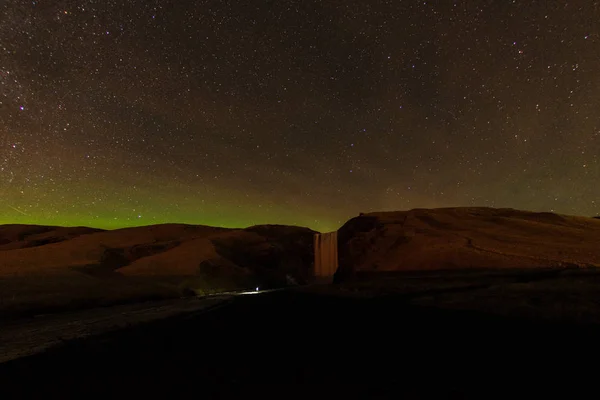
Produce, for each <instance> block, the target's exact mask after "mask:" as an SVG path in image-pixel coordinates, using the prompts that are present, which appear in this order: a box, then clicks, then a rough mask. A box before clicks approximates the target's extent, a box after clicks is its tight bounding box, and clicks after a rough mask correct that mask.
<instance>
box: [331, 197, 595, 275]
mask: <svg viewBox="0 0 600 400" xmlns="http://www.w3.org/2000/svg"><path fill="white" fill-rule="evenodd" d="M338 235H339V244H340V249H339V254H340V270H339V271H338V274H337V278H338V279H342V280H343V279H344V278H347V277H350V276H353V275H354V274H355V273H357V272H358V273H371V272H373V273H375V272H390V271H427V270H447V269H451V270H458V269H474V268H485V269H496V268H540V267H550V268H552V267H560V268H565V267H578V268H585V267H597V266H600V220H598V219H595V218H586V217H574V216H566V215H558V214H552V213H534V212H526V211H518V210H513V209H493V208H440V209H430V210H428V209H415V210H411V211H402V212H380V213H369V214H361V215H360V216H359V217H356V218H353V219H351V220H350V221H348V222H347V223H346V224H345V225H344V226H343V227H342V228H340V230H339V234H338Z"/></svg>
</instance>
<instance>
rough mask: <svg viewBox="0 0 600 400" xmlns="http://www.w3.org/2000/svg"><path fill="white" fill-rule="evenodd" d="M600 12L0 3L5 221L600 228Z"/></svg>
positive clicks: (440, 5) (502, 5)
mask: <svg viewBox="0 0 600 400" xmlns="http://www.w3.org/2000/svg"><path fill="white" fill-rule="evenodd" d="M599 35H600V1H592V0H579V1H577V0H575V1H568V2H567V1H558V0H557V1H551V0H547V1H533V0H527V1H520V0H515V1H511V0H506V1H491V0H473V1H406V0H405V1H401V0H395V1H391V0H389V1H376V0H374V1H364V0H360V1H355V0H347V1H339V0H336V1H325V0H322V1H317V0H297V1H296V0H289V1H284V0H280V1H265V0H240V1H232V0H214V1H213V0H198V1H175V0H144V1H139V0H95V1H92V0H81V1H74V0H69V1H67V0H52V1H50V0H35V1H22V0H4V1H2V2H1V3H0V224H1V223H34V224H55V225H56V224H57V225H88V226H96V227H102V228H117V227H123V226H132V225H147V224H154V223H163V222H185V223H193V224H209V225H220V226H247V225H251V224H258V223H281V224H295V225H303V226H309V227H311V228H313V229H316V230H320V231H328V230H333V229H337V228H338V227H339V226H340V225H341V224H343V223H344V222H345V221H346V220H347V219H348V218H350V217H353V216H356V215H358V213H359V212H368V211H378V210H405V209H411V208H420V207H445V206H491V207H513V208H519V209H528V210H540V211H542V210H543V211H556V212H560V213H565V214H577V215H598V214H600V184H599V182H600V180H599V177H600V36H599Z"/></svg>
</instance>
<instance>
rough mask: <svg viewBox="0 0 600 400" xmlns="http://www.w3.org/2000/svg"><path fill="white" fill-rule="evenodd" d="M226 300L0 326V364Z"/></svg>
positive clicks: (131, 307)
mask: <svg viewBox="0 0 600 400" xmlns="http://www.w3.org/2000/svg"><path fill="white" fill-rule="evenodd" d="M230 298H231V297H229V296H222V297H213V298H208V299H196V298H190V299H175V300H163V301H155V302H145V303H139V304H127V305H120V306H113V307H102V308H95V309H91V310H86V311H78V312H70V313H62V314H48V315H40V316H37V317H34V318H26V319H22V320H18V321H11V322H10V323H6V324H0V363H2V362H6V361H9V360H13V359H16V358H19V357H24V356H28V355H32V354H35V353H39V352H41V351H43V350H46V349H48V348H50V347H52V346H55V345H57V344H61V343H63V342H65V341H68V340H72V339H77V338H83V337H88V336H93V335H98V334H101V333H105V332H109V331H113V330H118V329H122V328H125V327H130V326H134V325H138V324H142V323H144V322H148V321H153V320H158V319H163V318H167V317H171V316H174V315H179V314H184V313H191V312H197V311H202V310H207V309H209V308H212V307H215V306H218V305H220V304H224V303H226V302H228V301H229V300H230Z"/></svg>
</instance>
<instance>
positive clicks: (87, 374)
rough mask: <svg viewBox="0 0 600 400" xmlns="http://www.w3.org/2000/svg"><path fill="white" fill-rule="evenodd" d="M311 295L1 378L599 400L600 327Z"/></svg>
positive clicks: (38, 382)
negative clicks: (595, 398) (599, 354)
mask: <svg viewBox="0 0 600 400" xmlns="http://www.w3.org/2000/svg"><path fill="white" fill-rule="evenodd" d="M320 292H321V293H320V294H317V293H315V292H290V291H288V292H278V293H269V294H264V295H255V296H252V295H249V296H241V297H237V298H235V299H234V300H233V302H230V303H228V304H226V305H224V306H222V307H218V308H216V309H213V310H211V311H207V312H199V313H191V314H187V315H185V316H177V317H172V318H169V319H164V320H161V321H155V322H151V323H148V324H145V325H141V326H135V327H132V328H129V329H124V330H120V331H118V332H112V333H106V334H103V335H100V336H96V337H92V338H87V339H82V340H79V341H74V342H68V343H67V344H65V345H63V346H61V347H58V348H55V349H52V350H50V351H48V352H46V353H44V354H40V355H36V356H31V357H27V358H22V359H19V360H13V361H9V362H7V363H4V364H0V398H2V399H8V398H42V396H43V397H44V398H60V399H65V398H78V399H84V398H90V397H92V398H98V397H104V398H127V399H137V398H139V399H148V398H167V399H171V398H205V399H243V398H253V399H265V398H278V399H315V398H316V399H321V398H327V399H379V398H417V399H418V398H474V399H475V398H477V399H480V398H506V397H510V398H523V397H529V398H539V397H541V396H546V395H551V396H553V397H556V396H567V397H568V398H574V397H586V395H589V396H591V397H596V395H597V394H598V391H600V388H599V386H598V385H597V384H596V383H597V378H596V369H597V365H598V363H599V362H600V361H599V360H600V359H599V358H598V357H597V355H598V353H597V349H598V346H597V343H598V342H599V341H600V329H599V328H598V327H597V326H596V325H585V324H575V323H570V324H566V323H550V322H542V321H537V322H535V320H531V319H529V320H524V319H511V318H507V317H501V316H493V315H492V314H489V313H482V312H479V311H470V312H465V311H456V310H454V311H452V310H445V311H444V310H443V309H441V308H439V307H427V306H422V305H421V306H419V305H414V304H411V303H410V302H409V301H407V298H406V297H405V296H393V295H389V296H385V297H382V298H360V297H348V296H346V297H339V296H331V295H327V294H326V293H323V291H320Z"/></svg>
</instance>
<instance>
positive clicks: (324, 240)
mask: <svg viewBox="0 0 600 400" xmlns="http://www.w3.org/2000/svg"><path fill="white" fill-rule="evenodd" d="M337 268H338V243H337V231H333V232H328V233H316V234H315V268H314V272H315V277H321V278H323V277H327V278H331V277H333V274H334V273H335V271H336V270H337Z"/></svg>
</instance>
